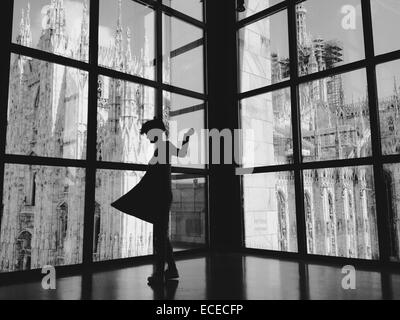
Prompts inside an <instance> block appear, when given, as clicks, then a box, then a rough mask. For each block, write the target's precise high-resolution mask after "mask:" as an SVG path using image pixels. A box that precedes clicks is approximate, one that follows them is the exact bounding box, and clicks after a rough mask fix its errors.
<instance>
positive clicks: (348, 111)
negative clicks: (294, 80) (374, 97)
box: [299, 69, 372, 162]
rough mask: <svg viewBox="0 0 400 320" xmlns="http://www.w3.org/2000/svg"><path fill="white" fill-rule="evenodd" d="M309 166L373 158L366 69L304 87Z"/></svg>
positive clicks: (304, 133) (305, 144) (303, 121)
mask: <svg viewBox="0 0 400 320" xmlns="http://www.w3.org/2000/svg"><path fill="white" fill-rule="evenodd" d="M299 92H300V106H301V131H302V137H303V159H304V161H305V162H310V161H324V160H339V159H349V158H364V157H368V156H371V155H372V151H371V129H370V120H369V106H368V98H367V78H366V72H365V70H364V69H362V70H357V71H354V72H350V73H345V74H338V75H334V76H332V77H329V78H323V79H320V80H316V81H313V82H308V83H305V84H302V85H300V90H299Z"/></svg>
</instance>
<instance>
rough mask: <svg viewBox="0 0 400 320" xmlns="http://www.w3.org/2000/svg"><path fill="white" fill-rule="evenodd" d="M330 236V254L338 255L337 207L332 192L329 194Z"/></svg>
mask: <svg viewBox="0 0 400 320" xmlns="http://www.w3.org/2000/svg"><path fill="white" fill-rule="evenodd" d="M328 210H329V211H328V213H329V221H328V238H329V255H332V256H335V255H336V230H335V209H334V203H333V197H332V194H331V193H329V194H328Z"/></svg>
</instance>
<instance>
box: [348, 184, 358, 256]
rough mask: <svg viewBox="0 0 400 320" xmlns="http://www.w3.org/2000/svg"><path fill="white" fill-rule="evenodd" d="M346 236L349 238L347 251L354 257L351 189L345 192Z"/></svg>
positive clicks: (353, 220) (354, 231)
mask: <svg viewBox="0 0 400 320" xmlns="http://www.w3.org/2000/svg"><path fill="white" fill-rule="evenodd" d="M347 210H348V217H347V237H348V239H349V248H348V250H349V252H348V255H349V257H350V258H353V257H356V247H355V236H356V234H355V233H356V230H355V218H354V205H353V196H352V194H351V191H348V193H347Z"/></svg>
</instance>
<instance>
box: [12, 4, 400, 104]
mask: <svg viewBox="0 0 400 320" xmlns="http://www.w3.org/2000/svg"><path fill="white" fill-rule="evenodd" d="M163 1H164V4H167V5H168V4H170V5H171V6H172V7H174V8H176V9H180V10H182V11H183V12H185V13H187V14H190V15H193V16H195V17H197V18H201V15H200V9H199V8H200V1H199V0H163ZM261 1H262V0H261ZM29 2H30V4H31V24H32V34H33V43H34V45H36V44H37V43H38V40H39V37H40V32H41V25H42V20H43V14H42V13H41V11H42V8H43V7H44V6H46V5H48V4H49V3H50V2H51V0H31V1H29ZM276 2H277V1H276V0H274V3H276ZM64 3H65V7H66V15H67V29H68V34H69V35H70V36H71V38H72V39H76V38H77V37H78V36H79V32H80V26H81V22H82V9H83V0H64ZM27 4H28V0H15V8H14V22H13V39H14V40H15V38H16V36H17V34H18V31H19V23H20V18H21V10H22V9H23V8H26V7H27ZM371 4H372V11H373V22H374V25H373V27H374V36H375V48H376V51H377V53H378V54H380V53H385V52H388V51H392V50H397V49H400V37H398V35H397V33H398V30H399V27H400V19H399V18H400V1H399V0H371ZM344 5H352V6H354V8H356V12H357V16H356V18H357V21H356V29H355V30H345V29H343V27H342V23H341V22H342V19H343V16H344V14H343V13H342V12H341V9H342V7H343V6H344ZM122 6H123V7H122V19H123V27H124V31H125V32H126V29H127V27H128V26H129V27H130V28H131V30H132V38H133V40H132V42H133V43H132V52H133V54H134V55H140V51H141V49H142V48H143V47H144V33H145V24H146V28H147V30H148V32H147V33H148V34H147V35H148V38H149V44H150V52H151V55H152V56H153V57H154V51H153V50H154V45H153V44H154V36H153V35H154V29H153V28H154V20H153V19H154V14H153V13H152V11H151V9H149V8H146V7H145V6H143V5H140V4H138V3H136V2H133V1H127V0H124V1H123V2H122ZM304 6H305V7H306V9H307V11H308V13H307V27H308V32H309V33H311V34H312V35H313V36H320V37H322V38H324V39H332V40H333V39H338V40H340V41H342V42H343V44H344V48H345V50H344V55H345V60H346V61H347V62H351V61H355V60H358V59H361V58H363V57H364V52H363V51H364V46H363V32H362V18H361V8H360V0H335V1H332V0H307V1H305V2H304ZM117 8H118V0H100V39H99V41H100V45H104V46H109V45H110V43H112V38H113V35H114V32H115V27H116V21H117V17H118V11H117ZM270 20H271V43H272V47H273V49H274V50H275V51H278V52H279V53H280V55H281V56H285V53H286V54H287V52H288V40H287V26H286V24H287V19H286V11H283V12H280V13H278V14H277V15H274V16H273V17H272V18H271V19H270ZM174 23H175V22H173V24H174ZM188 30H189V29H185V28H183V27H182V26H180V25H178V24H177V25H176V26H175V27H174V25H173V31H174V32H173V33H174V37H173V41H174V42H175V41H176V42H177V43H178V42H179V43H185V42H190V41H193V40H194V38H195V37H194V34H192V36H190V32H188ZM196 37H197V34H196ZM182 39H184V41H182ZM389 39H390V41H389ZM385 68H386V69H387V72H381V77H380V82H381V83H380V87H381V88H382V89H381V92H382V93H381V94H382V96H386V95H390V94H391V93H392V91H393V79H394V78H395V77H397V78H398V83H400V66H399V64H396V63H394V64H392V65H390V66H385V65H382V66H381V67H380V69H385ZM360 74H361V73H360ZM359 77H360V76H355V75H352V74H349V75H348V76H347V77H346V78H347V79H348V80H345V81H346V83H345V85H346V88H347V90H348V91H349V92H350V91H351V92H352V95H351V99H355V100H357V98H358V97H357V96H359V97H362V96H364V95H365V86H364V81H363V79H362V78H359Z"/></svg>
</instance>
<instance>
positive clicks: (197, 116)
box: [164, 92, 207, 168]
mask: <svg viewBox="0 0 400 320" xmlns="http://www.w3.org/2000/svg"><path fill="white" fill-rule="evenodd" d="M164 117H165V120H166V122H167V123H168V130H169V140H170V141H171V142H172V143H173V144H174V145H175V146H177V147H178V148H180V147H181V146H182V141H183V137H184V135H185V133H187V132H188V131H189V130H190V129H192V128H193V129H195V134H194V135H193V136H192V137H191V139H190V143H189V149H188V154H187V156H186V157H184V158H177V157H172V165H174V166H178V167H191V168H204V167H205V165H206V164H207V150H206V140H207V133H206V132H205V103H204V101H202V100H197V99H193V98H190V97H186V96H182V95H178V94H174V93H170V92H164Z"/></svg>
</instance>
